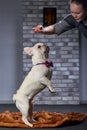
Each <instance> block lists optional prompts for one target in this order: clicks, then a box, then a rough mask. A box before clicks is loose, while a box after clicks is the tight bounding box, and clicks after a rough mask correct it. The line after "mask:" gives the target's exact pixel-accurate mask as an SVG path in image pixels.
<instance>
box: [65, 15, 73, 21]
mask: <svg viewBox="0 0 87 130" xmlns="http://www.w3.org/2000/svg"><path fill="white" fill-rule="evenodd" d="M72 18H73V17H72V15H71V14H68V15H66V16H65V17H64V20H66V19H72Z"/></svg>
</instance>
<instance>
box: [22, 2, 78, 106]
mask: <svg viewBox="0 0 87 130" xmlns="http://www.w3.org/2000/svg"><path fill="white" fill-rule="evenodd" d="M22 3H23V47H25V46H33V45H34V44H36V43H37V42H43V43H47V44H48V46H49V47H50V57H49V59H50V60H51V61H53V63H54V67H53V75H52V85H53V87H54V89H55V90H56V93H55V94H51V93H50V92H49V91H48V89H47V88H46V89H45V90H43V91H42V92H41V93H39V94H38V95H37V96H36V97H35V104H79V36H78V30H70V31H68V32H65V33H63V34H62V35H60V36H57V35H41V34H35V33H34V32H33V30H32V28H33V27H35V26H36V25H38V24H43V8H44V7H56V8H57V21H59V20H61V19H62V18H63V17H64V16H65V15H66V14H68V13H69V5H68V0H49V1H47V0H22ZM31 66H32V63H31V58H30V57H29V56H27V55H26V54H25V53H24V52H23V73H24V77H25V76H26V74H27V73H28V72H29V70H30V68H31ZM24 77H23V78H24Z"/></svg>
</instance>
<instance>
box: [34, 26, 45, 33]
mask: <svg viewBox="0 0 87 130" xmlns="http://www.w3.org/2000/svg"><path fill="white" fill-rule="evenodd" d="M33 30H34V32H35V33H43V26H42V25H37V26H36V27H34V28H33Z"/></svg>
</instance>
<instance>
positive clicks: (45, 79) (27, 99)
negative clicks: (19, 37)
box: [13, 43, 55, 127]
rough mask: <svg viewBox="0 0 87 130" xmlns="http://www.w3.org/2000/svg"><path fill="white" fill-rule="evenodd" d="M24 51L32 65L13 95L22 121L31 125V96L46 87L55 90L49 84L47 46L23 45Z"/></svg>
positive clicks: (39, 44)
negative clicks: (30, 59) (29, 57)
mask: <svg viewBox="0 0 87 130" xmlns="http://www.w3.org/2000/svg"><path fill="white" fill-rule="evenodd" d="M24 51H25V52H26V53H27V54H28V55H29V56H31V57H32V64H33V67H32V69H31V70H30V72H29V73H28V75H27V76H26V77H25V79H24V81H23V83H22V84H21V86H20V87H19V89H18V90H17V92H16V94H14V95H13V100H14V101H15V103H16V107H17V108H18V109H19V110H20V112H21V113H22V120H23V122H24V123H25V124H26V125H28V126H30V127H33V125H32V123H30V122H29V121H33V117H32V115H33V98H34V96H35V95H36V94H38V93H39V92H41V91H42V90H43V89H44V88H45V87H48V89H49V90H50V92H52V93H53V92H55V90H54V89H53V88H52V85H51V81H50V80H51V74H52V69H51V67H52V62H48V61H47V59H48V54H49V47H48V46H47V45H45V44H43V43H37V44H35V45H34V46H33V47H25V48H24Z"/></svg>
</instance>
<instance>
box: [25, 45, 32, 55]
mask: <svg viewBox="0 0 87 130" xmlns="http://www.w3.org/2000/svg"><path fill="white" fill-rule="evenodd" d="M24 52H26V53H27V54H28V55H29V56H32V55H33V54H32V49H31V48H30V47H25V48H24Z"/></svg>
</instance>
